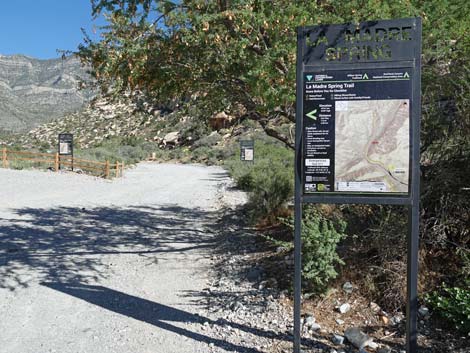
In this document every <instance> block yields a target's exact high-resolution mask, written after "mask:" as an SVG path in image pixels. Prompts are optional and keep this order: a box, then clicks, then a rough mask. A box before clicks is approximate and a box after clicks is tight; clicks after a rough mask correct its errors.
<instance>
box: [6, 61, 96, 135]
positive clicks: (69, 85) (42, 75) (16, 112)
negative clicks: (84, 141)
mask: <svg viewBox="0 0 470 353" xmlns="http://www.w3.org/2000/svg"><path fill="white" fill-rule="evenodd" d="M84 78H88V75H87V73H86V69H85V68H83V67H82V66H81V64H80V61H79V59H78V58H77V57H74V56H69V57H66V58H64V59H51V60H38V59H34V58H31V57H27V56H24V55H11V56H5V55H0V131H1V130H4V131H12V132H25V131H28V130H30V129H32V128H34V127H36V126H38V125H40V124H43V123H45V122H48V121H51V120H53V119H55V118H58V117H61V116H63V115H65V114H67V113H70V112H74V111H78V110H81V109H82V108H83V107H84V105H85V104H86V103H87V102H88V101H89V100H90V98H91V97H92V96H93V94H92V93H91V92H85V91H79V90H78V82H79V79H84Z"/></svg>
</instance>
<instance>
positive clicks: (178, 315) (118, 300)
mask: <svg viewBox="0 0 470 353" xmlns="http://www.w3.org/2000/svg"><path fill="white" fill-rule="evenodd" d="M42 285H43V286H46V287H48V288H51V289H54V290H56V291H59V292H62V293H65V294H68V295H71V296H73V297H75V298H79V299H81V300H84V301H86V302H88V303H91V304H94V305H97V306H100V307H102V308H104V309H106V310H110V311H113V312H115V313H118V314H121V315H124V316H127V317H130V318H133V319H136V320H139V321H143V322H146V323H148V324H151V325H154V326H156V327H159V328H161V329H164V330H167V331H170V332H174V333H176V334H178V335H181V336H183V337H187V338H190V339H193V340H195V341H199V342H205V343H207V344H210V343H212V344H214V346H217V347H221V348H224V349H226V350H229V351H235V352H243V353H261V351H259V350H257V349H254V348H247V347H242V346H239V345H235V344H232V343H229V342H226V341H223V340H220V339H216V338H211V337H209V336H205V335H202V334H200V333H196V332H192V331H189V330H187V329H184V328H181V327H178V326H175V325H172V324H170V323H168V322H169V321H170V322H180V323H203V322H208V323H210V324H217V322H213V321H211V320H209V319H207V318H204V317H201V316H198V315H194V314H191V313H188V312H186V311H183V310H179V309H175V308H172V307H169V306H166V305H162V304H158V303H155V302H152V301H149V300H146V299H142V298H138V297H135V296H132V295H129V294H126V293H123V292H119V291H116V290H113V289H110V288H106V287H102V286H94V285H87V284H81V283H78V284H68V283H42Z"/></svg>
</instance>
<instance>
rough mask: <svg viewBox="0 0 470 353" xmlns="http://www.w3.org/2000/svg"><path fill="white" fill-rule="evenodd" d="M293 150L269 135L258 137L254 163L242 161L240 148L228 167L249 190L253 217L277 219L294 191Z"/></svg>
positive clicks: (241, 187)
mask: <svg viewBox="0 0 470 353" xmlns="http://www.w3.org/2000/svg"><path fill="white" fill-rule="evenodd" d="M293 160H294V154H293V151H292V150H290V149H287V148H286V147H284V146H283V145H281V144H279V143H278V142H275V141H273V140H272V139H270V138H267V137H259V138H256V139H255V160H254V163H251V162H246V161H240V148H239V147H237V149H236V150H235V151H234V154H233V156H232V158H230V159H229V160H228V161H226V162H225V167H226V168H227V169H228V171H229V173H230V175H231V176H232V178H233V179H234V180H235V182H236V184H237V186H238V187H239V188H240V189H242V190H245V191H248V192H249V204H248V208H249V211H250V213H251V215H252V218H253V220H254V221H257V220H259V219H261V218H272V219H276V217H277V213H278V212H279V210H281V209H283V208H285V206H286V203H287V202H288V201H289V200H290V199H291V198H292V197H293V194H294V165H293Z"/></svg>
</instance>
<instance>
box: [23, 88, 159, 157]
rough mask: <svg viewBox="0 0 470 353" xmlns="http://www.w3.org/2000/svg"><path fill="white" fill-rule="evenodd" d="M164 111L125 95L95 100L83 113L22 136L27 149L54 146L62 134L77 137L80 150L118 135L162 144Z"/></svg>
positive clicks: (76, 143) (35, 129) (62, 118)
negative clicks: (112, 99) (113, 99)
mask: <svg viewBox="0 0 470 353" xmlns="http://www.w3.org/2000/svg"><path fill="white" fill-rule="evenodd" d="M163 116H164V114H163V112H162V110H160V109H158V108H157V107H154V106H152V105H150V104H149V103H146V102H143V101H139V100H131V99H130V98H129V97H125V96H123V97H122V98H121V99H120V100H117V101H113V102H110V101H109V100H107V99H105V98H95V99H93V100H92V101H91V102H90V104H88V105H87V106H86V107H85V108H83V110H81V111H78V112H74V113H70V114H67V115H66V116H64V117H60V118H57V119H54V120H53V121H51V122H49V123H46V124H43V125H41V126H38V127H36V128H34V129H32V130H31V131H29V132H28V133H27V134H25V135H24V136H23V137H22V141H23V145H24V146H25V147H28V148H38V147H46V148H47V147H49V146H55V144H56V143H57V136H58V134H59V133H62V132H68V133H72V134H73V135H74V143H75V145H76V146H78V147H80V148H88V147H93V146H95V145H98V144H99V143H100V142H102V141H103V140H105V139H108V138H111V137H115V136H119V137H130V136H139V137H143V138H145V139H146V140H155V141H159V142H160V140H161V139H160V138H159V137H158V136H157V135H158V134H159V133H160V134H161V133H162V131H159V128H158V127H159V125H163V124H159V122H163V119H164V117H163Z"/></svg>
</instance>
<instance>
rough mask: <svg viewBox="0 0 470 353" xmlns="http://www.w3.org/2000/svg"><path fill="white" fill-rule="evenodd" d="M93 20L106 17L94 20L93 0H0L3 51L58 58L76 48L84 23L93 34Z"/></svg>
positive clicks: (80, 38) (96, 23)
mask: <svg viewBox="0 0 470 353" xmlns="http://www.w3.org/2000/svg"><path fill="white" fill-rule="evenodd" d="M94 24H95V25H98V26H99V25H102V24H103V21H102V20H98V21H94V22H93V21H92V17H91V4H90V0H0V54H3V55H10V54H24V55H28V56H32V57H36V58H40V59H50V58H57V57H59V56H60V55H59V54H57V53H56V49H64V50H76V49H77V46H78V44H80V43H81V42H82V38H83V35H82V33H81V31H80V28H81V27H83V28H85V29H86V30H87V32H88V33H89V34H90V35H92V38H93V25H94ZM94 37H95V38H96V35H95V36H94Z"/></svg>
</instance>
